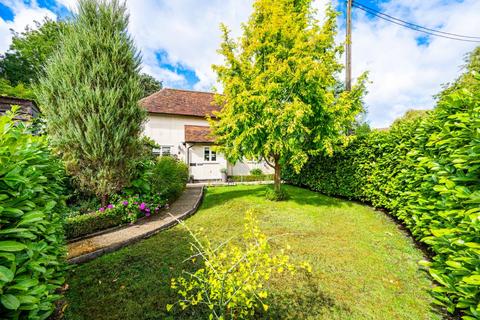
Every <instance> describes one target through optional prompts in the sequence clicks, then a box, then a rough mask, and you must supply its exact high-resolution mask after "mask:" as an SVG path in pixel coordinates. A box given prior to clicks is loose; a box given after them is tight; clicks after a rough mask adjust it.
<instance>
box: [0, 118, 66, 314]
mask: <svg viewBox="0 0 480 320" xmlns="http://www.w3.org/2000/svg"><path fill="white" fill-rule="evenodd" d="M25 130H26V128H25V127H24V126H23V125H22V124H19V125H14V122H13V121H12V120H11V115H10V114H9V115H8V116H1V117H0V315H1V316H0V318H2V319H19V318H20V319H45V318H46V317H48V315H49V314H51V312H52V311H53V310H54V304H53V303H54V301H55V300H57V299H58V298H59V295H58V294H56V293H55V291H56V289H57V288H59V287H60V286H61V285H62V284H63V282H64V277H63V276H64V268H65V264H64V256H65V247H64V240H63V230H62V218H61V214H60V213H59V212H62V211H63V209H62V208H63V206H64V199H63V197H62V193H63V192H64V191H63V185H62V180H63V177H64V173H63V170H62V165H61V164H60V163H58V162H57V161H56V159H55V158H53V157H52V156H51V154H50V152H49V149H48V147H47V144H46V140H45V139H44V138H42V137H36V136H31V135H29V134H28V133H27V132H26V131H25Z"/></svg>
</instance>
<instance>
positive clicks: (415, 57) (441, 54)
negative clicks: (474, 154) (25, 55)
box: [0, 0, 480, 127]
mask: <svg viewBox="0 0 480 320" xmlns="http://www.w3.org/2000/svg"><path fill="white" fill-rule="evenodd" d="M330 1H331V0H316V1H315V2H314V5H315V7H317V8H318V9H319V16H320V17H321V16H322V12H323V8H324V5H325V4H326V3H327V2H330ZM358 2H360V3H362V4H364V5H366V6H368V7H371V8H374V9H376V10H379V11H382V12H386V13H388V14H390V15H392V16H395V17H399V18H401V19H403V20H407V21H410V22H413V23H416V24H419V25H423V26H426V27H429V28H435V29H437V28H440V29H441V30H443V31H447V32H454V33H459V34H465V35H471V36H480V1H478V0H463V1H458V0H429V1H425V0H391V1H388V0H382V1H380V0H378V1H377V0H358ZM75 3H76V0H0V52H4V51H5V50H6V49H7V48H8V45H9V43H10V39H11V35H10V31H9V29H10V28H13V29H14V30H17V31H21V30H23V28H24V27H25V26H26V25H27V24H32V22H33V21H34V20H42V18H43V17H44V16H49V17H50V18H62V17H65V16H67V15H69V14H70V12H71V11H72V8H74V7H75ZM251 3H252V0H209V1H203V0H202V1H200V0H127V5H128V8H129V11H130V21H131V23H130V32H131V34H132V35H133V37H134V39H135V41H136V43H137V46H138V47H139V49H140V50H141V51H142V55H143V70H144V72H147V73H149V74H151V75H153V76H154V77H156V78H157V79H159V80H161V81H163V82H164V85H165V86H167V87H175V88H186V89H195V90H211V89H212V87H213V86H215V85H216V81H215V74H214V73H213V71H212V70H211V65H212V64H213V63H218V62H220V61H221V57H219V56H218V54H217V53H216V50H217V49H218V46H219V43H220V31H219V24H220V22H224V23H225V24H227V25H228V26H229V27H230V28H231V29H232V31H233V34H234V35H239V34H240V24H241V22H244V21H245V20H246V19H247V18H248V16H249V14H250V12H251ZM333 5H334V6H335V7H336V8H337V9H338V10H339V11H341V15H340V16H339V19H338V24H339V33H338V40H339V41H342V39H343V37H344V28H345V20H344V15H343V14H344V9H345V0H334V1H333ZM353 26H354V27H353V39H352V41H353V76H354V77H355V76H358V75H360V74H361V73H362V72H363V71H368V72H369V75H370V80H371V83H370V84H369V86H368V91H369V92H368V94H367V96H366V97H365V103H366V106H367V109H368V116H367V119H368V120H369V122H370V123H371V125H372V126H374V127H384V126H388V125H389V124H390V123H391V122H392V121H393V120H394V119H395V118H397V117H399V116H401V115H402V114H403V113H404V112H405V111H407V110H409V109H424V108H431V107H433V105H434V100H433V98H432V96H433V95H434V94H435V93H437V92H438V91H439V90H440V88H441V85H442V84H443V83H446V82H449V81H452V80H454V79H455V77H456V76H457V75H458V73H459V72H460V67H461V65H462V64H463V58H464V56H465V54H466V53H467V52H469V51H471V50H472V49H473V48H474V47H475V44H473V43H466V42H457V41H453V40H448V39H442V38H436V37H431V36H426V35H423V34H420V33H418V32H415V31H411V30H408V29H405V28H402V27H400V26H397V25H393V24H391V23H388V22H385V21H383V20H378V19H377V18H375V17H373V16H371V15H368V14H365V13H364V12H363V11H360V10H358V9H353ZM472 30H473V31H475V30H479V31H478V33H479V34H472V32H473V31H472Z"/></svg>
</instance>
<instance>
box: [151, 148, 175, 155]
mask: <svg viewBox="0 0 480 320" xmlns="http://www.w3.org/2000/svg"><path fill="white" fill-rule="evenodd" d="M152 151H153V154H154V155H156V156H170V155H172V146H160V148H158V149H157V148H155V149H153V150H152Z"/></svg>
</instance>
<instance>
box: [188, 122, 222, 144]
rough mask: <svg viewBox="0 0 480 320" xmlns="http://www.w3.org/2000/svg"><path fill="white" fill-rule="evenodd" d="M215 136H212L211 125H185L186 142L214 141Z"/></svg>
mask: <svg viewBox="0 0 480 320" xmlns="http://www.w3.org/2000/svg"><path fill="white" fill-rule="evenodd" d="M214 141H215V138H213V137H211V136H210V127H206V126H189V125H186V126H185V142H214Z"/></svg>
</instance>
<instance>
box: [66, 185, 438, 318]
mask: <svg viewBox="0 0 480 320" xmlns="http://www.w3.org/2000/svg"><path fill="white" fill-rule="evenodd" d="M266 188H267V187H266V186H235V187H216V188H210V189H208V191H207V193H206V196H205V199H204V202H203V204H202V206H201V209H200V210H199V211H198V212H197V213H196V214H195V215H194V216H192V217H191V218H190V219H188V220H187V224H188V226H189V227H190V228H191V229H193V230H198V229H199V228H203V229H204V233H207V235H208V236H209V237H210V238H211V239H212V240H214V241H222V240H225V239H227V238H230V237H231V236H232V235H235V234H238V235H240V234H241V232H242V228H243V217H244V213H245V211H246V210H247V209H248V208H254V209H256V211H257V212H258V219H259V221H260V226H261V228H262V230H263V232H265V233H266V234H268V235H269V236H276V237H274V239H273V240H272V247H273V248H275V249H278V248H285V247H286V246H287V244H289V245H290V246H291V250H290V251H289V254H290V256H291V257H292V259H293V260H294V261H304V260H307V261H309V262H310V263H311V265H312V266H313V273H312V275H311V276H308V277H307V276H305V275H301V276H299V275H297V276H295V277H293V276H289V275H282V276H281V277H280V278H276V279H274V280H273V281H272V283H271V285H270V286H271V292H272V295H271V301H269V305H270V309H269V310H270V311H271V312H272V313H271V314H270V317H271V318H273V319H412V320H413V319H415V320H421V319H441V317H440V316H439V315H438V314H435V313H434V312H433V311H432V310H431V302H432V299H431V298H430V296H429V294H428V289H429V288H431V286H432V283H431V282H430V280H429V279H428V277H427V275H426V274H425V273H424V272H423V271H421V270H419V267H418V265H417V262H418V261H419V260H421V259H422V258H423V256H422V253H421V252H420V251H419V250H418V249H416V248H415V246H414V244H413V243H412V241H411V239H410V238H409V237H408V236H406V235H405V234H404V233H403V232H402V231H400V230H399V229H398V227H397V226H396V225H395V224H394V223H393V222H392V221H391V220H390V219H389V218H387V217H386V216H385V214H383V213H380V212H376V211H374V210H372V209H371V208H369V207H366V206H362V205H359V204H356V203H353V202H349V201H342V200H338V199H334V198H330V197H326V196H322V195H320V194H318V193H314V192H311V191H307V190H303V189H300V188H295V187H289V186H286V188H287V190H288V192H289V194H290V199H289V200H288V201H285V202H278V203H276V202H270V201H267V200H265V199H264V197H263V195H264V193H265V190H266ZM189 241H190V238H189V235H188V233H187V232H186V231H185V230H184V229H183V227H181V226H177V227H174V228H172V229H170V230H167V231H165V232H162V233H160V234H158V235H156V236H154V237H152V238H150V239H147V240H144V241H142V242H140V243H137V244H135V245H132V246H129V247H127V248H124V249H122V250H120V251H117V252H115V253H112V254H108V255H105V256H102V257H100V258H98V259H96V260H94V261H91V262H90V263H86V264H83V265H80V266H78V267H76V268H75V269H73V270H72V271H71V272H70V274H69V276H68V279H67V280H68V284H69V287H70V288H69V290H68V291H67V294H66V300H67V303H68V306H67V309H66V312H65V317H66V319H69V320H70V319H72V320H74V319H96V320H101V319H165V318H166V317H168V316H169V314H167V313H166V312H165V305H166V304H167V303H173V302H174V301H175V299H176V295H175V292H173V291H172V290H171V289H170V288H169V283H170V279H171V278H172V277H176V276H178V275H179V274H180V273H181V271H182V269H183V268H190V265H191V264H188V263H184V262H183V260H184V259H185V258H187V257H188V256H189V255H190V253H191V252H190V245H189ZM170 316H171V315H170ZM172 318H174V319H199V317H198V315H197V317H195V315H190V314H187V313H184V314H175V315H173V317H172Z"/></svg>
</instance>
